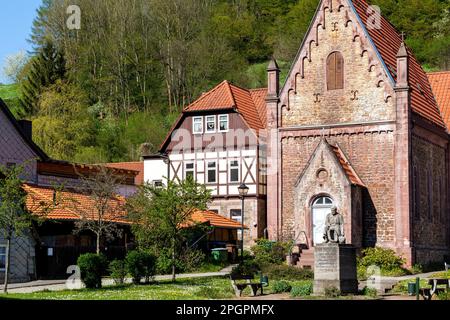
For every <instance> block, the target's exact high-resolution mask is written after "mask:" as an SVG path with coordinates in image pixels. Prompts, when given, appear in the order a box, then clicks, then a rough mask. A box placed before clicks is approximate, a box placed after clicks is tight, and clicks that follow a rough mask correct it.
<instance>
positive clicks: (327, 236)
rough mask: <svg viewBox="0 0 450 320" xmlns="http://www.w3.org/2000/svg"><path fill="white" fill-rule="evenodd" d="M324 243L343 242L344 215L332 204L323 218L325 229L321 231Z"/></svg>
mask: <svg viewBox="0 0 450 320" xmlns="http://www.w3.org/2000/svg"><path fill="white" fill-rule="evenodd" d="M323 239H324V240H325V243H340V244H344V243H345V235H344V217H343V216H342V215H341V214H340V213H339V212H338V211H337V208H336V207H335V206H333V207H332V208H331V213H329V214H328V215H327V217H326V220H325V230H324V232H323Z"/></svg>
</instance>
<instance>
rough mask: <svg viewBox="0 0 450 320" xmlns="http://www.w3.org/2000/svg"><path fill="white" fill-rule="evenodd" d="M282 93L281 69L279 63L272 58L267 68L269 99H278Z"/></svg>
mask: <svg viewBox="0 0 450 320" xmlns="http://www.w3.org/2000/svg"><path fill="white" fill-rule="evenodd" d="M279 93H280V68H278V64H277V61H276V60H275V59H274V58H272V60H270V63H269V66H268V67H267V97H268V98H278V94H279Z"/></svg>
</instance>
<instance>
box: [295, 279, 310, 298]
mask: <svg viewBox="0 0 450 320" xmlns="http://www.w3.org/2000/svg"><path fill="white" fill-rule="evenodd" d="M312 292H313V284H312V282H310V283H305V284H302V285H295V286H293V287H292V289H291V297H304V296H310V295H311V294H312Z"/></svg>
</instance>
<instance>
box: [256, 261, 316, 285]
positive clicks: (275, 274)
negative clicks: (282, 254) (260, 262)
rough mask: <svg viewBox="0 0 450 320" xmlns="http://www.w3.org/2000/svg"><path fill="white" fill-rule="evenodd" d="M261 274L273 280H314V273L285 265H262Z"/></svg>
mask: <svg viewBox="0 0 450 320" xmlns="http://www.w3.org/2000/svg"><path fill="white" fill-rule="evenodd" d="M261 269H262V272H263V273H264V274H265V275H267V276H269V279H273V280H292V281H297V280H310V279H313V278H314V272H313V271H312V270H311V269H303V268H297V267H294V266H288V265H285V264H282V265H277V264H269V265H264V266H263V267H262V268H261Z"/></svg>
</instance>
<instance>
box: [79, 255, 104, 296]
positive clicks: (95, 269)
mask: <svg viewBox="0 0 450 320" xmlns="http://www.w3.org/2000/svg"><path fill="white" fill-rule="evenodd" d="M77 265H78V267H79V268H80V272H81V280H82V281H83V283H84V285H85V286H86V288H89V289H95V288H97V289H98V288H101V287H102V276H103V275H104V274H105V272H106V269H107V265H108V262H107V260H106V257H105V256H104V255H102V254H95V253H85V254H82V255H80V256H79V257H78V259H77Z"/></svg>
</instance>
